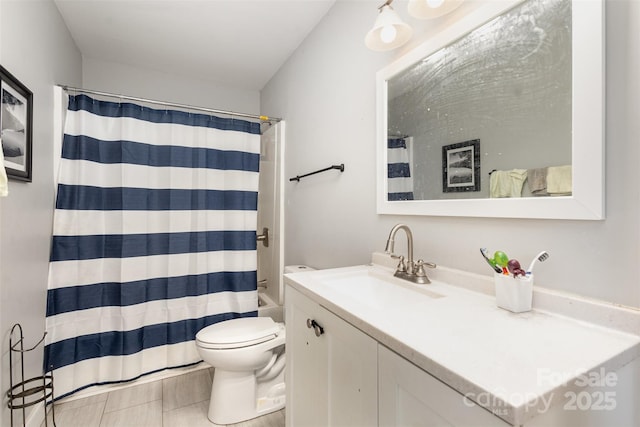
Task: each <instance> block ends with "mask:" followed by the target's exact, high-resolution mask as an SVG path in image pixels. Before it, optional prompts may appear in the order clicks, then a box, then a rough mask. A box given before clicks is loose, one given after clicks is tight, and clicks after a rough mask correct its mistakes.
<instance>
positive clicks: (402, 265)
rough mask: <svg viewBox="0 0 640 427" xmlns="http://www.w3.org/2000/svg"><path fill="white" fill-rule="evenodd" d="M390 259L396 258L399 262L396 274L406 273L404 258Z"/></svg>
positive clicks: (393, 256) (394, 256) (396, 256)
mask: <svg viewBox="0 0 640 427" xmlns="http://www.w3.org/2000/svg"><path fill="white" fill-rule="evenodd" d="M391 257H392V258H398V259H399V260H400V261H399V262H398V266H397V267H396V273H398V272H400V273H406V271H407V266H406V265H405V263H404V256H402V255H400V256H398V255H393V254H392V255H391Z"/></svg>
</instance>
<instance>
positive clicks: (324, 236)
mask: <svg viewBox="0 0 640 427" xmlns="http://www.w3.org/2000/svg"><path fill="white" fill-rule="evenodd" d="M396 3H398V4H397V5H396ZM396 3H394V6H395V9H396V10H397V11H398V12H399V13H400V14H401V15H402V16H403V17H406V16H407V14H406V7H405V6H406V2H396ZM465 7H467V8H468V7H472V6H471V5H465V6H463V7H461V8H460V9H459V10H458V11H456V12H455V14H454V15H453V16H451V17H447V18H445V19H444V20H442V22H431V23H429V22H421V21H417V20H411V19H407V21H408V22H409V23H410V24H411V25H412V26H413V27H414V30H415V31H416V34H415V35H414V38H413V40H412V42H411V44H410V45H409V46H406V47H403V48H402V49H400V50H399V51H397V52H393V53H377V52H372V51H369V50H367V49H366V48H365V46H364V43H363V38H364V35H365V33H366V32H367V31H368V29H369V28H370V26H371V25H372V24H373V21H374V19H375V16H376V9H375V8H376V4H373V3H372V2H360V1H349V0H339V1H338V2H337V3H336V4H335V6H334V7H333V8H332V9H331V10H330V11H329V13H328V14H327V15H326V16H325V18H324V20H323V21H322V22H321V23H320V24H319V26H318V27H317V28H316V29H315V30H314V31H313V32H312V33H311V34H310V36H309V37H308V38H307V39H306V40H305V41H304V42H303V43H302V44H301V46H300V47H299V48H298V50H297V51H296V52H295V54H294V55H293V56H292V57H291V58H290V59H289V61H288V62H287V63H286V64H285V65H284V66H283V67H282V68H281V69H280V71H279V72H278V73H277V74H276V75H275V76H274V77H273V79H272V80H271V81H270V82H269V83H268V84H267V86H266V87H265V89H264V90H263V91H262V93H261V104H262V110H263V111H267V112H269V114H273V115H277V116H280V117H284V118H285V119H286V120H287V135H286V143H287V149H286V161H285V165H286V171H287V172H286V175H287V177H289V176H295V175H297V174H301V173H305V172H309V171H312V170H315V169H317V168H322V167H325V166H329V165H330V164H336V163H344V164H345V172H344V173H342V174H340V173H339V172H334V171H331V172H329V173H325V174H321V175H317V176H315V177H311V178H308V179H304V180H302V181H301V182H299V183H295V182H293V183H291V182H288V181H287V187H286V189H285V190H286V195H285V197H286V202H285V203H286V212H285V215H286V219H285V221H286V249H285V263H287V264H298V263H305V264H309V265H312V266H315V267H320V268H327V267H337V266H348V265H354V264H362V263H367V262H368V261H369V259H370V253H371V252H372V251H374V250H378V251H382V250H383V249H384V244H385V241H386V238H387V235H388V233H389V230H390V229H391V227H392V226H393V224H395V223H397V222H405V223H407V224H408V225H409V226H410V227H411V228H412V230H413V232H414V240H415V253H416V254H417V256H418V257H421V258H424V259H425V260H428V261H433V262H436V263H438V264H441V265H445V266H449V267H453V268H458V269H462V270H467V271H471V272H476V273H480V274H485V275H488V274H490V270H489V269H488V268H487V265H486V264H485V262H484V260H482V258H481V257H480V254H479V253H478V252H479V250H478V248H480V247H489V248H490V249H491V250H498V249H501V250H504V251H505V252H507V254H510V255H511V256H512V257H514V258H519V259H521V260H526V262H527V263H528V261H529V260H530V259H532V258H533V257H534V256H535V255H536V254H537V253H538V252H539V251H540V250H543V249H544V250H547V251H549V253H550V254H551V257H550V258H549V260H547V261H546V262H545V263H544V264H540V265H538V266H537V268H536V277H537V279H536V281H537V284H538V285H540V286H544V287H549V288H553V289H557V290H564V291H569V292H574V293H577V294H581V295H585V296H589V297H595V298H600V299H604V300H607V301H612V302H615V303H619V304H624V305H628V306H633V307H640V285H639V279H638V276H639V273H640V267H639V265H638V264H639V263H638V260H639V255H640V254H639V247H638V242H639V239H638V237H639V233H638V231H639V230H638V225H639V223H640V215H639V214H640V212H639V211H640V202H639V197H638V196H639V192H638V185H637V183H638V178H639V177H638V167H637V163H638V160H639V155H638V154H639V153H638V143H637V141H638V140H639V139H640V129H639V127H638V119H637V118H638V117H640V89H639V87H638V85H639V83H638V79H637V76H638V75H640V63H639V59H638V52H639V51H640V36H639V34H640V2H637V1H628V0H616V1H608V2H607V6H606V9H607V10H606V12H607V55H606V56H607V68H606V72H607V81H606V90H607V105H606V111H607V113H606V115H607V119H606V120H607V121H606V156H607V160H606V170H607V172H606V182H607V184H606V204H607V219H606V220H604V221H568V220H524V219H493V218H446V217H403V216H390V215H377V214H376V205H375V167H374V162H375V141H376V135H375V126H376V119H375V117H376V115H375V102H376V101H375V73H376V72H377V71H378V70H379V69H381V68H383V67H384V66H386V65H388V64H389V63H390V62H392V61H393V59H394V58H396V57H398V56H399V55H401V54H402V53H403V52H405V51H407V50H408V49H410V48H412V47H415V46H416V45H418V44H419V43H420V42H422V41H424V40H425V39H426V37H428V36H429V34H430V32H433V31H435V29H436V27H438V26H441V25H444V24H446V21H447V20H448V19H453V18H455V16H456V15H459V14H461V13H464V12H465V10H466V9H465ZM403 246H404V244H402V243H399V244H397V245H396V247H397V248H402V247H403Z"/></svg>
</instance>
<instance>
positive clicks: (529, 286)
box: [493, 273, 533, 313]
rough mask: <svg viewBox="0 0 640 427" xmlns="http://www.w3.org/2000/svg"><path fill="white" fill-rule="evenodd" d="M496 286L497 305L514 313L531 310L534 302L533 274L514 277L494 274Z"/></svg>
mask: <svg viewBox="0 0 640 427" xmlns="http://www.w3.org/2000/svg"><path fill="white" fill-rule="evenodd" d="M493 277H494V282H495V285H496V304H497V305H498V307H500V308H503V309H505V310H509V311H511V312H513V313H522V312H525V311H530V310H531V303H532V300H533V274H531V275H527V276H524V277H523V276H518V277H513V276H511V275H506V274H498V273H495V274H494V276H493Z"/></svg>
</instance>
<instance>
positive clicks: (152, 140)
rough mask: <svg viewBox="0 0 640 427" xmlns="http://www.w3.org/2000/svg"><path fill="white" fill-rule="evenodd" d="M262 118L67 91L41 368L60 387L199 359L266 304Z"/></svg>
mask: <svg viewBox="0 0 640 427" xmlns="http://www.w3.org/2000/svg"><path fill="white" fill-rule="evenodd" d="M259 157H260V125H259V123H250V122H247V121H243V120H236V119H227V118H218V117H213V116H208V115H204V114H193V113H187V112H181V111H172V110H159V109H152V108H148V107H143V106H140V105H136V104H131V103H117V102H106V101H101V100H96V99H92V98H90V97H88V96H86V95H77V96H70V97H69V107H68V111H67V114H66V122H65V135H64V140H63V150H62V159H61V162H60V169H59V182H58V190H57V199H56V209H55V214H54V225H53V239H52V249H51V261H50V264H49V284H48V296H47V319H46V324H47V332H48V334H47V341H46V347H45V358H44V368H45V370H46V371H50V370H53V371H54V376H55V382H56V385H55V387H56V398H60V397H64V396H65V395H68V394H70V393H73V392H75V391H78V390H81V389H83V388H86V387H88V386H91V385H95V384H104V383H112V382H120V381H127V380H131V379H135V378H137V377H140V376H141V375H144V374H147V373H151V372H156V371H160V370H163V369H166V368H170V367H179V366H187V365H190V364H194V363H197V362H199V361H200V357H199V356H198V353H197V350H196V347H195V343H194V341H193V340H194V337H195V334H196V332H197V331H198V330H200V329H201V328H203V327H205V326H207V325H210V324H213V323H216V322H219V321H222V320H227V319H231V318H235V317H245V316H255V315H256V314H257V305H258V304H257V290H256V289H257V288H256V286H257V277H256V268H257V253H256V226H257V199H258V167H259V160H260V159H259Z"/></svg>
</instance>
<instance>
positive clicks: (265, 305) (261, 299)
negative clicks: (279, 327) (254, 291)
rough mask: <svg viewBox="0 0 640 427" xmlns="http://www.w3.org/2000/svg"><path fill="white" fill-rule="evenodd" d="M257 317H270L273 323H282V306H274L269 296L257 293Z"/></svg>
mask: <svg viewBox="0 0 640 427" xmlns="http://www.w3.org/2000/svg"><path fill="white" fill-rule="evenodd" d="M258 316H259V317H271V318H272V319H273V320H274V321H275V322H284V313H283V310H282V306H281V305H278V304H276V303H275V302H274V301H273V300H272V299H271V297H269V295H267V294H266V293H264V292H262V291H260V290H259V291H258Z"/></svg>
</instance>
